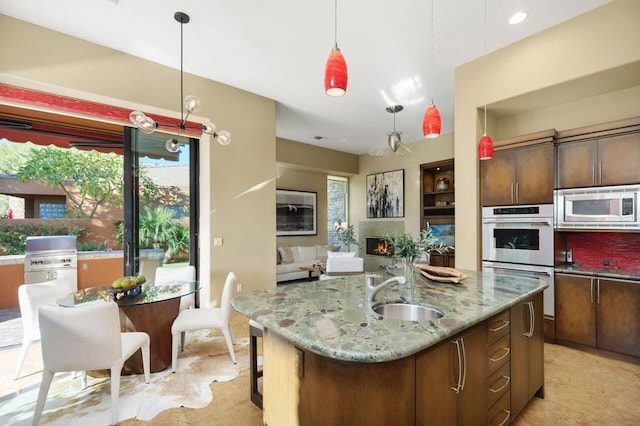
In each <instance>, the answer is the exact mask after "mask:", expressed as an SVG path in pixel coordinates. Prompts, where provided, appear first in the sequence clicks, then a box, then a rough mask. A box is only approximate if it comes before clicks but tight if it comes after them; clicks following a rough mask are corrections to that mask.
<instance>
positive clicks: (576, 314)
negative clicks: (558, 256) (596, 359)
mask: <svg viewBox="0 0 640 426" xmlns="http://www.w3.org/2000/svg"><path fill="white" fill-rule="evenodd" d="M555 290H556V297H555V299H556V338H557V339H558V340H562V341H567V342H572V343H578V344H582V345H588V346H593V347H598V348H600V349H605V350H609V351H613V352H618V353H622V354H625V355H632V356H636V357H640V282H634V281H625V280H613V279H604V278H591V277H584V276H577V275H568V274H556V277H555Z"/></svg>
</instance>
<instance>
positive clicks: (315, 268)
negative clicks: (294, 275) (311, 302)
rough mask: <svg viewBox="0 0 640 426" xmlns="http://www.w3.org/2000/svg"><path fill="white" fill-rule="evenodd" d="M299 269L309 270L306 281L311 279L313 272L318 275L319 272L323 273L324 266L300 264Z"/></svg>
mask: <svg viewBox="0 0 640 426" xmlns="http://www.w3.org/2000/svg"><path fill="white" fill-rule="evenodd" d="M299 269H300V270H301V271H309V279H308V281H311V279H312V278H313V273H314V272H315V273H316V274H318V277H319V276H320V274H322V273H324V268H323V267H322V265H311V266H300V268H299Z"/></svg>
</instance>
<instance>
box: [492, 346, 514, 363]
mask: <svg viewBox="0 0 640 426" xmlns="http://www.w3.org/2000/svg"><path fill="white" fill-rule="evenodd" d="M502 350H503V351H505V352H504V355H502V356H501V357H498V358H491V357H489V361H492V362H496V361H500V360H501V359H504V357H506V356H507V355H509V352H511V348H502Z"/></svg>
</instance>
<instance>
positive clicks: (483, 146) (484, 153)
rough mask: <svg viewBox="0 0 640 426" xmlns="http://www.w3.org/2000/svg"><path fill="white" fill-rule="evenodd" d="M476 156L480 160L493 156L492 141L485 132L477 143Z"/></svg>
mask: <svg viewBox="0 0 640 426" xmlns="http://www.w3.org/2000/svg"><path fill="white" fill-rule="evenodd" d="M478 158H479V159H480V160H490V159H491V158H493V141H492V140H491V137H490V136H489V135H487V133H486V132H485V134H483V135H482V137H481V138H480V142H479V143H478Z"/></svg>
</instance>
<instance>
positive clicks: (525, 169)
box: [480, 131, 555, 206]
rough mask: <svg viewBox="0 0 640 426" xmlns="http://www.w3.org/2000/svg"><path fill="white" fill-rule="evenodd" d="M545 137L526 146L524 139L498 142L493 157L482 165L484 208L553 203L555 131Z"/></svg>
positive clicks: (481, 178)
mask: <svg viewBox="0 0 640 426" xmlns="http://www.w3.org/2000/svg"><path fill="white" fill-rule="evenodd" d="M542 134H543V135H546V136H545V137H541V135H540V134H536V135H535V137H536V138H537V139H534V140H533V142H531V141H528V142H526V144H524V145H523V142H521V141H522V140H523V139H524V140H526V139H527V137H524V136H523V137H520V138H517V139H516V140H515V141H516V142H518V143H516V142H514V141H513V140H509V141H502V142H500V143H496V145H497V146H496V150H495V152H494V155H493V158H492V159H491V160H486V161H482V162H481V163H480V184H481V189H482V194H481V197H482V205H483V206H505V205H514V204H519V205H524V204H553V189H554V171H555V160H554V158H555V153H554V146H553V140H554V136H555V132H551V131H548V132H542ZM530 137H534V136H530ZM541 141H542V142H541Z"/></svg>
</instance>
